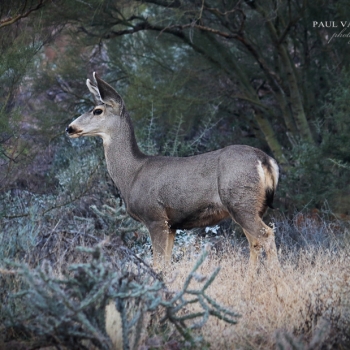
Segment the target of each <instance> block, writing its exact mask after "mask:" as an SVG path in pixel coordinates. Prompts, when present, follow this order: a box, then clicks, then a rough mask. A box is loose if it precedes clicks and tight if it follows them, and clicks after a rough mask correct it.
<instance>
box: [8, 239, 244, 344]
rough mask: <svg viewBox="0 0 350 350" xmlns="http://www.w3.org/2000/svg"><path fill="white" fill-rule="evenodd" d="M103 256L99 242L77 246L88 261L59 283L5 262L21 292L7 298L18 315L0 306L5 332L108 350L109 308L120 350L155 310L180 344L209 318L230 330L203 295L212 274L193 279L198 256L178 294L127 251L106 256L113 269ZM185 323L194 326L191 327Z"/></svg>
mask: <svg viewBox="0 0 350 350" xmlns="http://www.w3.org/2000/svg"><path fill="white" fill-rule="evenodd" d="M107 249H108V242H106V241H105V242H102V243H100V244H99V245H98V246H95V247H93V248H83V247H78V248H77V254H81V255H82V259H81V260H82V261H84V260H86V257H90V258H89V259H88V260H89V261H88V262H84V263H78V264H72V265H70V266H69V268H68V270H67V272H63V273H62V276H61V277H60V278H58V277H57V275H55V274H54V273H53V271H52V269H51V267H50V265H49V264H45V263H44V264H43V265H42V266H41V267H38V268H36V269H33V270H31V269H29V268H28V267H27V266H26V265H23V264H13V263H11V264H10V263H9V264H8V266H7V267H6V268H7V269H5V270H4V269H3V270H2V273H10V274H14V275H17V276H18V277H19V278H20V279H21V282H22V283H23V287H22V289H21V290H20V292H18V293H17V294H14V295H13V296H12V297H11V298H12V299H13V300H14V301H15V304H16V305H17V309H18V307H19V306H20V308H19V309H20V310H21V312H18V311H16V309H14V308H13V307H12V308H11V307H7V308H5V307H3V311H4V312H6V317H5V318H4V328H5V330H9V329H11V332H12V333H16V332H18V335H25V337H26V338H27V339H28V337H29V338H31V339H34V340H35V342H39V343H40V344H43V345H47V346H48V345H55V344H56V345H58V344H59V345H63V346H66V347H68V348H74V349H83V348H86V346H87V345H86V344H90V345H94V346H96V347H98V348H99V349H112V348H113V344H112V342H111V340H110V338H109V337H108V336H107V333H106V328H105V318H104V311H105V309H106V306H107V305H111V303H110V302H111V301H112V302H113V303H114V305H115V307H116V310H117V311H118V313H117V315H118V314H119V315H120V320H121V327H122V340H120V342H122V348H123V349H124V350H126V349H137V347H138V345H139V341H140V339H141V335H142V333H143V334H144V333H145V332H144V330H145V329H146V326H147V317H146V316H147V315H149V314H150V313H152V312H156V311H157V312H158V313H160V315H162V316H161V319H160V323H163V324H164V323H166V322H169V323H171V324H173V325H174V326H175V328H176V329H177V330H178V332H179V333H180V334H181V335H182V336H183V337H184V339H186V340H187V341H190V342H192V343H194V342H196V341H197V340H198V339H196V338H195V337H194V336H193V335H192V334H191V331H190V330H191V329H196V328H200V327H202V326H203V325H204V324H205V323H206V321H207V320H208V317H209V315H213V316H215V317H218V318H220V319H222V320H224V321H226V322H229V323H236V319H237V316H238V315H236V314H235V313H234V312H232V311H230V310H227V309H226V308H224V307H222V306H220V305H218V304H217V303H216V302H215V301H214V300H213V299H211V298H210V297H209V296H208V295H207V294H206V290H207V288H208V287H209V286H210V284H211V283H212V282H213V280H214V279H215V277H216V275H217V273H218V272H219V268H217V269H216V270H215V271H214V272H213V273H212V275H211V276H210V277H209V278H208V279H206V278H202V277H201V278H199V277H198V275H197V274H196V271H197V269H198V268H199V266H200V265H201V264H202V262H203V261H204V259H205V256H206V253H203V254H202V255H201V257H200V259H199V260H198V261H197V263H196V264H195V266H194V268H193V270H192V271H191V273H190V274H189V275H188V277H187V279H186V281H185V283H184V285H183V288H182V289H181V290H180V291H179V292H177V293H173V294H172V295H171V293H170V292H169V291H168V290H167V288H166V286H165V284H164V282H163V281H161V280H160V279H159V278H158V276H157V275H156V274H155V273H154V271H153V270H152V269H151V268H150V267H148V266H147V265H146V264H145V263H144V262H143V261H142V260H141V259H139V258H138V257H137V256H136V255H134V254H133V253H132V252H131V251H130V250H129V249H128V248H126V247H125V246H123V245H120V246H119V248H118V249H117V251H116V252H114V254H115V255H116V256H117V259H115V262H113V261H111V260H109V259H107V257H106V256H105V254H104V252H103V250H107ZM193 279H197V281H200V282H201V283H202V286H201V288H199V289H191V288H190V283H191V281H192V280H193ZM169 295H171V296H170V298H169ZM193 303H198V305H199V307H200V311H198V312H196V313H187V314H186V313H184V311H183V310H184V308H185V307H186V305H188V304H193ZM13 305H14V304H12V306H13ZM8 306H10V305H8ZM14 310H15V311H14ZM193 320H194V321H196V322H194V323H191V321H193ZM112 336H113V335H112ZM90 345H88V346H90ZM120 348H121V347H120Z"/></svg>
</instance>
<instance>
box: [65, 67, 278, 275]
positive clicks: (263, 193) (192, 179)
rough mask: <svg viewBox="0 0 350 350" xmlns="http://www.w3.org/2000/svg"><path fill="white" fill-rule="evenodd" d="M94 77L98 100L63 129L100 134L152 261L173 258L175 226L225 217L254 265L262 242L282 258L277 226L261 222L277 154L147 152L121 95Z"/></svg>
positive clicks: (272, 257) (247, 150) (233, 149)
mask: <svg viewBox="0 0 350 350" xmlns="http://www.w3.org/2000/svg"><path fill="white" fill-rule="evenodd" d="M93 77H94V82H91V81H90V80H89V79H88V80H87V82H86V84H87V86H88V88H89V90H90V92H91V93H92V95H93V97H94V99H95V104H96V106H95V108H93V110H92V111H90V112H87V113H85V114H83V115H81V116H80V117H79V118H77V119H76V120H75V121H73V122H72V123H71V124H70V125H69V126H68V127H67V129H66V131H67V133H68V134H69V136H70V137H80V136H100V137H101V138H102V139H103V147H104V153H105V157H106V162H107V169H108V172H109V174H110V175H111V177H112V179H113V181H114V183H115V184H116V186H117V187H118V189H119V191H120V193H121V195H122V198H123V200H124V202H125V205H126V209H127V212H128V214H129V215H130V216H131V217H133V218H134V219H136V220H138V221H141V222H142V223H143V224H145V225H146V227H147V228H148V230H149V233H150V235H151V240H152V245H153V261H154V266H155V267H157V268H159V267H160V265H161V264H162V263H164V262H166V263H167V262H169V261H170V259H171V252H172V249H173V244H174V238H175V232H176V230H177V229H191V228H194V227H204V226H211V225H215V224H217V223H218V222H219V221H221V220H222V219H225V218H227V217H231V218H232V219H233V220H234V221H235V222H236V223H238V224H239V225H240V226H241V227H242V228H243V230H244V233H245V235H246V236H247V238H248V241H249V245H250V267H251V268H253V269H254V270H255V269H256V266H257V262H258V258H259V254H260V250H261V248H263V249H264V250H265V252H266V255H267V258H268V260H269V261H270V262H277V261H278V259H277V252H276V245H275V237H274V232H273V229H272V228H270V227H268V226H267V225H265V223H264V222H263V221H262V216H263V214H264V213H265V211H266V209H267V207H268V206H269V207H272V201H273V196H274V192H275V190H276V186H277V182H278V172H279V171H278V165H277V163H276V161H275V160H274V159H272V158H271V157H269V156H268V155H266V154H265V153H264V152H262V151H260V150H258V149H256V148H252V147H249V146H242V145H234V146H228V147H225V148H223V149H219V150H217V151H213V152H209V153H204V154H201V155H196V156H191V157H182V158H180V157H164V156H148V155H145V154H143V153H142V152H141V151H140V149H139V147H138V146H137V143H136V139H135V134H134V129H133V125H132V122H131V119H130V116H129V114H128V112H127V110H126V108H125V104H124V101H123V99H122V98H121V97H120V96H119V94H118V93H117V92H116V91H115V90H114V89H113V88H112V87H111V86H110V85H108V84H107V83H106V82H104V81H103V80H102V79H100V78H99V77H98V76H97V75H96V74H95V73H94V74H93ZM164 260H165V261H164Z"/></svg>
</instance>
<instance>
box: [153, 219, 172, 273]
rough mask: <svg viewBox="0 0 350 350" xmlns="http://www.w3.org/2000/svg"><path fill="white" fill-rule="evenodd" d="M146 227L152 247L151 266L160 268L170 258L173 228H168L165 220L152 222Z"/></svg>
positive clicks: (167, 262) (168, 261)
mask: <svg viewBox="0 0 350 350" xmlns="http://www.w3.org/2000/svg"><path fill="white" fill-rule="evenodd" d="M147 227H148V230H149V233H150V236H151V241H152V247H153V267H154V269H156V270H162V269H163V268H164V266H165V265H166V264H169V263H170V260H171V252H172V248H173V245H174V238H175V230H171V229H170V228H169V226H168V223H167V221H160V222H152V223H150V224H148V225H147Z"/></svg>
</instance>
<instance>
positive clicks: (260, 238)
mask: <svg viewBox="0 0 350 350" xmlns="http://www.w3.org/2000/svg"><path fill="white" fill-rule="evenodd" d="M232 217H233V219H234V220H235V221H236V222H237V223H238V224H239V225H240V226H241V227H242V228H243V231H244V233H245V235H246V237H247V239H248V242H249V248H250V259H249V263H250V270H252V271H253V270H254V269H255V270H257V267H258V262H259V256H260V252H261V249H264V250H265V253H266V256H267V260H268V264H269V267H270V268H271V267H276V266H279V262H278V257H277V249H276V243H275V233H274V231H273V229H272V228H271V227H269V226H267V225H266V224H265V223H264V222H263V220H262V219H261V217H260V216H259V215H249V214H248V213H245V214H244V213H243V214H242V213H240V214H237V213H235V214H234V215H232Z"/></svg>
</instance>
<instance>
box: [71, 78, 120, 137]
mask: <svg viewBox="0 0 350 350" xmlns="http://www.w3.org/2000/svg"><path fill="white" fill-rule="evenodd" d="M93 77H94V82H91V80H90V79H87V80H86V85H87V87H88V88H89V90H90V92H91V94H92V96H93V98H94V101H95V107H94V108H93V109H92V110H91V111H89V112H87V113H84V114H83V115H81V116H80V117H79V118H77V119H76V120H74V121H73V122H72V123H71V124H70V125H69V126H68V127H67V129H66V132H67V133H68V135H69V137H72V138H76V137H80V136H100V137H102V139H103V140H104V141H106V140H108V139H109V137H110V132H109V131H110V130H111V129H112V128H114V127H115V124H116V123H117V124H118V122H120V118H123V114H124V110H125V108H124V101H123V99H122V98H121V97H120V95H119V94H118V93H117V92H116V91H115V90H114V89H113V88H112V87H111V86H110V85H109V84H107V83H106V82H104V81H103V80H101V79H100V78H99V77H98V76H97V74H96V73H95V72H94V73H93Z"/></svg>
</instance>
